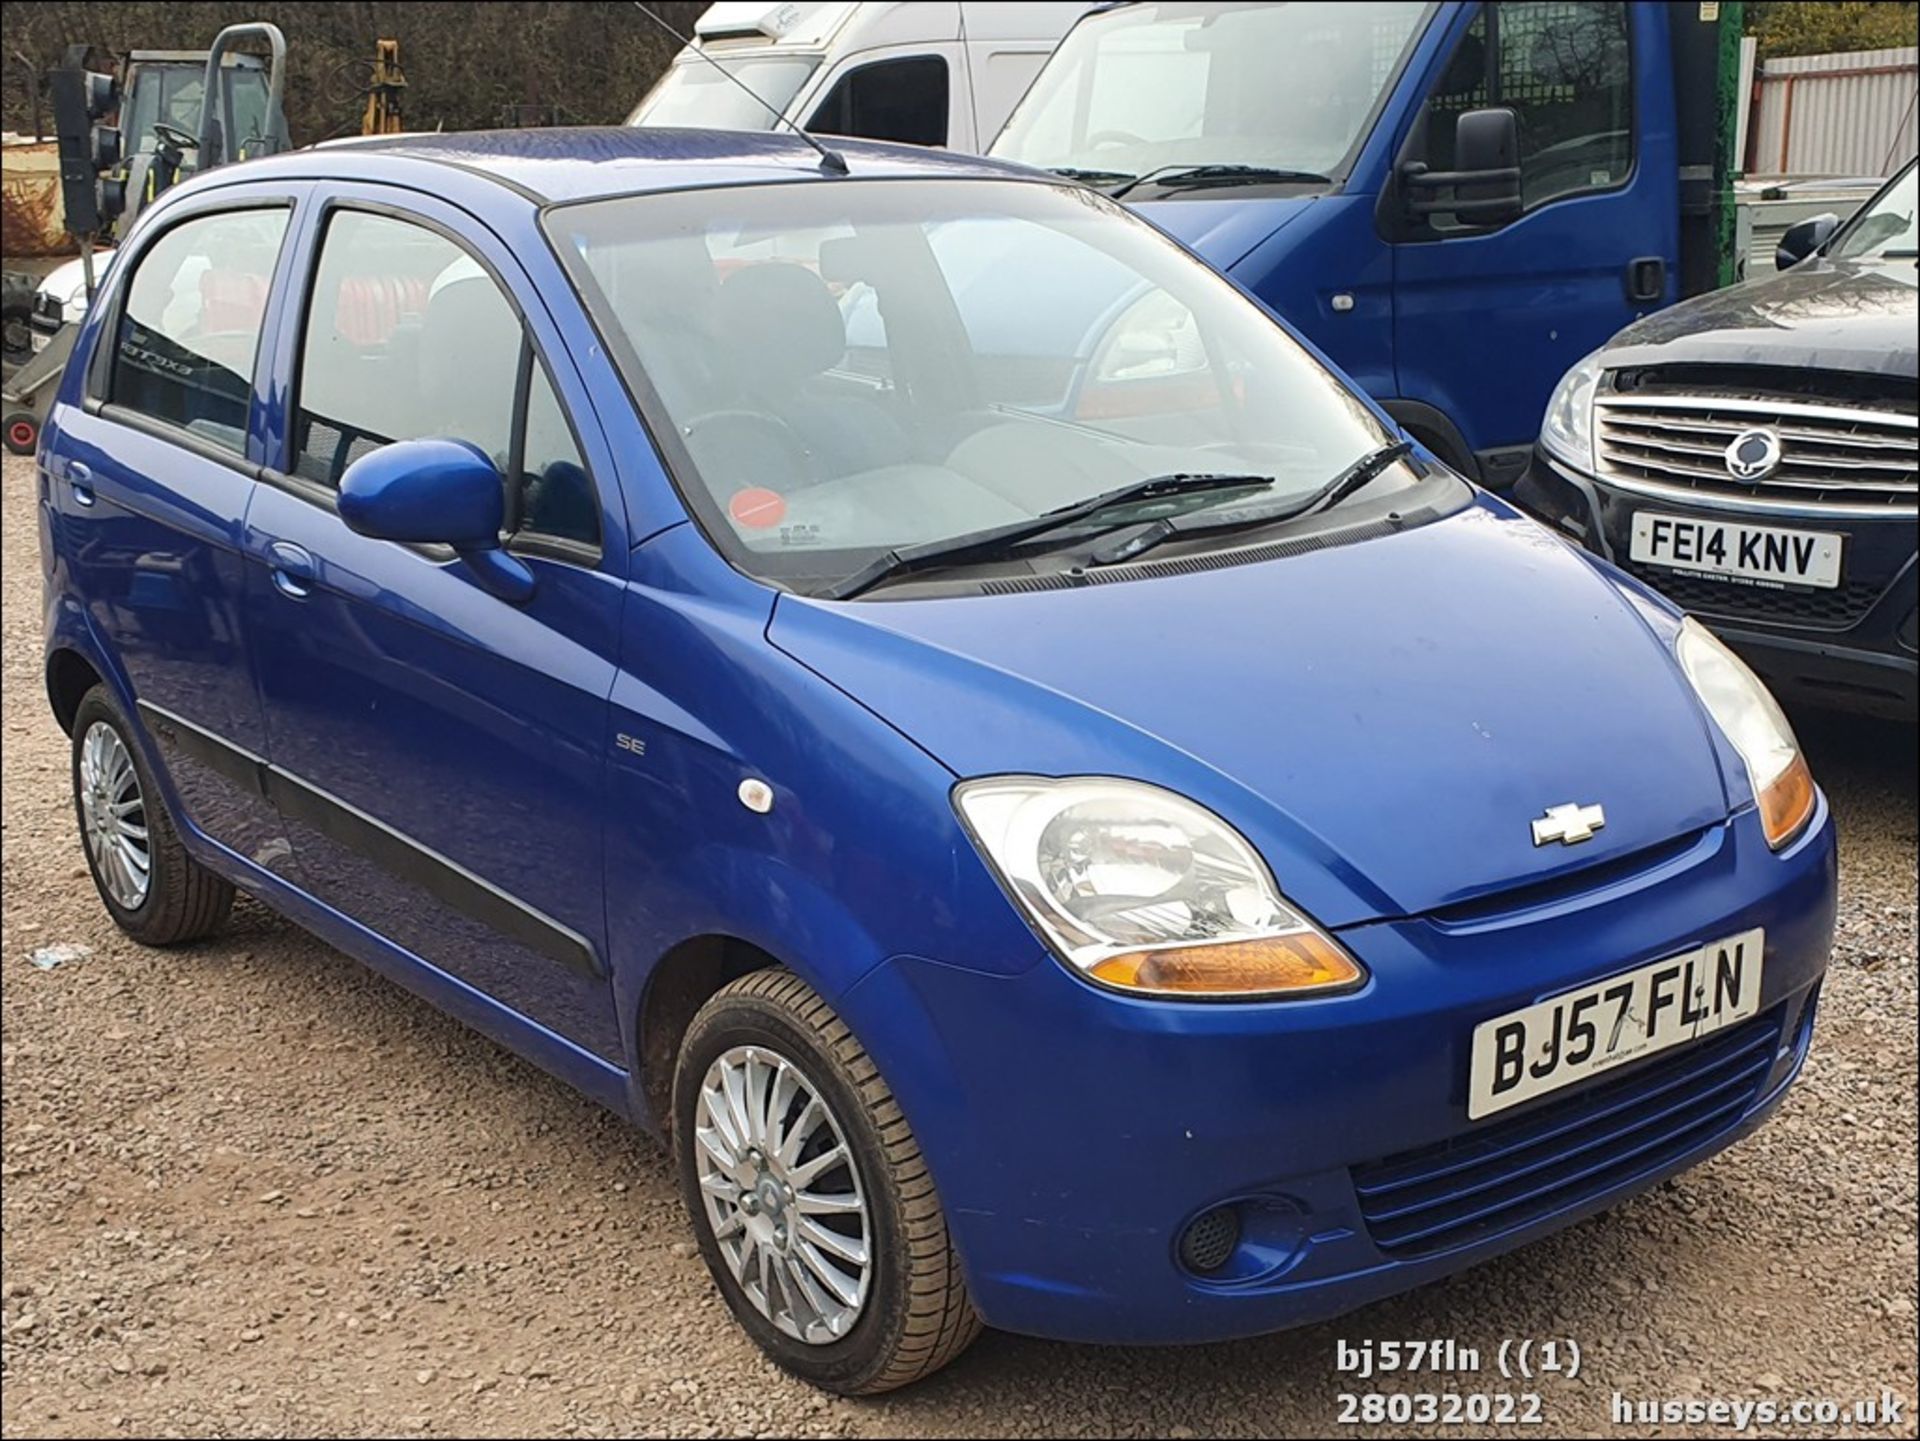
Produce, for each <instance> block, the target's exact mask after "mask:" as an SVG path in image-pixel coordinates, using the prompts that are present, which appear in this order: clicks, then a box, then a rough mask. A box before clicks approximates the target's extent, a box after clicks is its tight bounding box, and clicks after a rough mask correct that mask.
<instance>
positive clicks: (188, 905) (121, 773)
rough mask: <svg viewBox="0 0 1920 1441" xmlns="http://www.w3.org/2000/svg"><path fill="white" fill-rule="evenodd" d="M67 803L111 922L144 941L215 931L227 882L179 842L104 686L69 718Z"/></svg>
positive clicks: (228, 892)
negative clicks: (70, 754) (70, 771)
mask: <svg viewBox="0 0 1920 1441" xmlns="http://www.w3.org/2000/svg"><path fill="white" fill-rule="evenodd" d="M73 805H74V811H75V814H76V815H77V816H78V817H79V821H80V839H81V843H82V845H83V846H84V848H85V850H86V853H87V868H88V869H89V870H90V871H92V872H93V884H94V887H95V888H96V889H97V890H98V891H99V892H100V899H101V901H102V902H103V903H104V904H105V906H106V908H107V913H108V914H109V915H111V916H112V917H113V919H114V923H115V924H116V925H118V926H119V927H120V929H121V930H123V931H125V932H126V933H127V934H128V935H130V936H132V937H133V938H134V939H135V940H136V941H140V942H142V943H143V944H145V945H149V946H171V945H178V944H180V943H181V942H183V941H197V940H199V939H200V938H201V937H202V936H206V935H210V934H212V933H213V932H214V931H215V930H217V929H219V926H220V923H221V922H222V921H223V920H225V919H226V916H227V912H228V910H230V909H231V908H232V906H233V887H232V886H231V885H229V884H228V883H227V882H226V881H224V880H222V879H221V878H220V877H219V876H216V875H215V874H214V873H213V872H212V871H209V870H208V869H206V867H204V866H202V865H201V864H200V863H199V862H198V861H196V860H194V859H193V857H191V856H189V855H188V854H187V852H186V848H185V847H184V846H182V845H181V844H180V837H179V834H178V833H177V831H176V830H175V828H174V824H173V817H172V816H170V815H169V814H168V813H167V803H166V802H165V801H164V800H163V799H161V796H160V788H159V787H158V786H156V785H155V784H154V780H153V776H152V774H151V773H150V772H149V771H148V770H147V766H146V762H145V761H144V760H142V759H141V756H140V748H139V746H138V745H137V744H135V742H134V740H133V735H132V732H131V730H130V728H129V727H128V725H127V719H126V717H125V716H124V715H122V714H121V712H120V707H119V706H118V705H117V704H116V703H115V702H114V699H113V695H112V693H111V692H110V691H108V689H107V688H106V687H105V686H103V685H97V686H95V687H94V688H93V689H92V690H90V691H88V692H87V693H86V695H85V696H83V697H82V698H81V701H80V707H79V709H78V710H77V711H75V712H74V717H73Z"/></svg>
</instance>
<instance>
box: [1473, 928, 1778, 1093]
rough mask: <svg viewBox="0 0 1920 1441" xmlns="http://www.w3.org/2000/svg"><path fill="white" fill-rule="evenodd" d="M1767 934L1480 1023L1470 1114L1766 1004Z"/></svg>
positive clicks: (1751, 934)
mask: <svg viewBox="0 0 1920 1441" xmlns="http://www.w3.org/2000/svg"><path fill="white" fill-rule="evenodd" d="M1766 942H1767V936H1766V932H1765V931H1761V930H1753V931H1747V932H1745V933H1743V934H1741V935H1737V936H1730V937H1728V938H1727V939H1726V940H1724V941H1714V942H1712V943H1710V944H1708V945H1705V946H1701V947H1700V948H1699V949H1698V950H1692V951H1686V952H1684V953H1683V954H1681V955H1677V956H1669V957H1667V959H1665V960H1664V961H1655V962H1654V963H1653V964H1652V965H1650V966H1642V967H1640V969H1639V970H1637V971H1628V972H1627V973H1626V974H1625V975H1623V976H1614V977H1613V978H1611V979H1610V980H1605V981H1602V982H1600V983H1599V984H1597V985H1592V986H1588V987H1586V988H1584V989H1583V990H1578V991H1569V992H1567V993H1566V994H1565V995H1563V996H1555V997H1554V998H1553V999H1552V1000H1550V1001H1541V1002H1540V1003H1539V1004H1538V1005H1534V1006H1527V1007H1525V1008H1524V1009H1521V1010H1518V1011H1510V1012H1509V1013H1508V1014H1506V1015H1504V1016H1496V1017H1494V1018H1493V1019H1492V1020H1491V1021H1482V1022H1481V1023H1480V1024H1479V1025H1478V1026H1475V1027H1474V1029H1473V1061H1472V1070H1471V1071H1470V1073H1469V1076H1468V1085H1467V1117H1468V1119H1470V1120H1475V1121H1477V1120H1480V1119H1481V1118H1482V1117H1484V1116H1491V1115H1493V1114H1494V1113H1495V1112H1496V1111H1504V1110H1505V1109H1506V1108H1507V1107H1509V1106H1517V1105H1519V1104H1520V1103H1521V1102H1522V1101H1531V1100H1532V1099H1533V1098H1534V1097H1535V1096H1542V1095H1545V1094H1546V1093H1547V1092H1549V1091H1557V1090H1559V1089H1560V1088H1561V1087H1562V1086H1571V1085H1573V1084H1575V1083H1576V1082H1579V1081H1584V1080H1587V1079H1588V1078H1590V1077H1593V1076H1597V1075H1599V1074H1600V1073H1601V1072H1603V1071H1609V1070H1611V1069H1613V1067H1615V1066H1620V1065H1625V1064H1626V1063H1627V1062H1628V1061H1637V1060H1639V1059H1641V1058H1642V1057H1644V1056H1651V1055H1653V1054H1654V1053H1655V1052H1656V1051H1664V1050H1666V1049H1667V1048H1668V1047H1670V1046H1678V1045H1681V1044H1682V1043H1684V1042H1687V1041H1693V1040H1698V1039H1699V1038H1700V1037H1701V1036H1705V1035H1710V1034H1712V1033H1713V1032H1714V1031H1717V1030H1719V1029H1720V1028H1721V1027H1722V1026H1729V1025H1732V1024H1733V1023H1734V1022H1735V1021H1742V1020H1745V1019H1746V1018H1747V1017H1748V1016H1751V1015H1752V1014H1753V1013H1754V1012H1755V1011H1757V1010H1758V1009H1759V1008H1760V963H1761V958H1762V955H1763V953H1764V952H1765V950H1766Z"/></svg>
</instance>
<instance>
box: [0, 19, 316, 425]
mask: <svg viewBox="0 0 1920 1441" xmlns="http://www.w3.org/2000/svg"><path fill="white" fill-rule="evenodd" d="M262 40H264V41H265V42H266V45H267V49H268V55H267V56H265V57H262V56H260V55H257V54H252V53H247V52H243V51H241V50H239V49H238V48H237V47H238V46H239V45H240V44H241V43H243V42H247V41H262ZM88 48H89V47H87V46H84V45H74V46H69V47H68V48H67V52H66V54H65V56H64V57H63V62H62V64H61V65H60V67H59V68H58V69H56V70H54V71H53V72H52V74H51V75H50V76H49V77H48V89H49V91H50V92H51V94H52V99H53V121H54V134H55V137H56V139H57V141H58V144H59V149H60V190H61V200H62V203H63V204H64V206H65V210H66V222H67V230H68V232H69V233H70V234H72V235H73V236H74V238H75V239H76V240H78V241H79V243H80V256H79V258H78V259H77V260H74V261H70V262H68V264H66V265H63V266H61V267H60V268H59V269H57V270H55V271H54V272H53V273H52V274H50V275H49V276H47V277H46V279H45V280H43V281H42V282H40V284H39V285H38V286H37V287H33V288H31V289H29V288H27V287H23V286H19V285H16V284H13V283H11V277H10V278H9V279H10V283H9V284H8V286H7V305H8V314H7V316H6V323H7V325H8V327H9V330H10V331H11V330H13V329H16V328H18V327H19V326H21V325H22V324H24V326H25V329H26V333H27V337H28V344H29V347H30V352H31V353H30V355H29V357H28V358H26V359H25V360H24V361H23V362H22V363H21V364H20V365H19V366H18V368H16V369H14V370H12V371H11V372H10V373H9V374H8V375H7V376H6V378H5V380H4V382H0V407H3V411H4V413H3V414H0V442H4V444H5V446H6V448H7V450H8V451H9V452H11V453H12V454H14V455H31V454H33V452H34V450H35V448H36V447H37V446H38V444H39V437H40V420H41V417H42V416H44V415H45V414H46V410H47V406H48V405H49V404H50V403H51V401H52V399H53V392H54V390H55V389H56V388H57V384H58V381H59V377H60V372H61V370H62V369H63V368H64V367H65V365H66V361H67V355H68V353H69V352H70V351H71V350H72V349H73V339H74V335H75V333H76V331H77V328H78V322H79V319H80V317H81V316H82V315H83V314H84V313H85V309H86V306H87V304H88V303H90V302H91V300H92V299H93V292H94V286H95V282H96V278H97V277H96V276H95V273H94V260H95V256H96V253H97V252H99V251H100V250H101V249H102V248H103V247H104V245H105V244H106V242H107V241H108V238H109V237H110V236H111V235H113V234H116V233H122V234H123V233H124V232H125V227H126V226H128V225H130V224H131V223H132V222H133V220H134V219H136V218H137V217H138V215H139V214H140V212H141V211H142V210H144V209H145V208H146V207H147V206H148V205H150V204H152V203H153V201H155V200H157V199H158V198H159V197H160V196H162V195H164V194H165V193H166V192H167V191H168V190H171V189H172V188H173V187H174V186H175V185H177V184H179V183H180V181H182V180H184V179H186V178H187V177H188V176H190V175H196V174H198V173H199V172H201V171H203V170H211V169H213V168H214V167H215V166H218V165H223V164H226V163H227V162H229V161H233V160H245V159H250V158H252V157H254V156H257V155H272V154H276V153H278V152H280V151H282V150H287V149H290V148H292V142H291V140H290V138H289V135H288V132H287V120H286V108H285V105H284V97H285V88H286V70H287V41H286V37H285V36H284V35H282V34H281V32H280V27H279V26H277V25H273V24H270V23H267V22H264V21H254V22H249V23H245V24H239V25H229V26H228V27H227V28H226V29H224V30H222V31H221V32H220V33H219V35H218V36H216V37H215V39H214V42H213V46H212V48H211V49H208V50H204V51H198V50H135V51H133V52H131V53H130V54H128V55H127V56H126V58H125V60H124V61H123V63H122V64H121V65H120V66H119V68H118V69H117V71H115V72H113V73H100V72H96V71H91V70H88V69H87V68H86V54H87V50H88ZM108 259H109V260H110V259H111V255H110V253H109V255H108ZM16 311H20V312H24V313H23V314H16V313H15V312H16Z"/></svg>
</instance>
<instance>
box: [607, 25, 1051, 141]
mask: <svg viewBox="0 0 1920 1441" xmlns="http://www.w3.org/2000/svg"><path fill="white" fill-rule="evenodd" d="M1086 10H1087V0H1075V3H1068V4H1055V3H1051V0H998V3H989V4H977V3H965V0H962V3H934V0H910V3H904V4H874V3H870V0H859V3H854V0H843V3H826V4H801V3H787V4H750V3H747V4H720V5H710V6H708V7H707V10H706V13H705V14H703V15H702V16H701V17H700V19H699V20H698V21H697V22H696V23H695V24H694V27H693V44H692V45H689V46H687V47H685V48H684V49H683V50H681V52H680V53H679V55H677V56H675V57H674V61H673V64H672V65H671V66H669V67H668V69H667V73H666V74H665V75H663V76H661V77H660V80H659V82H658V83H657V84H656V85H655V86H654V87H653V89H651V90H649V91H648V92H647V94H646V98H645V99H643V100H642V101H641V102H640V103H639V105H637V106H635V107H634V111H633V114H631V115H629V116H628V117H627V123H628V124H629V125H689V126H697V127H702V128H706V129H715V130H770V129H772V128H773V126H774V125H775V123H776V122H775V120H774V117H773V116H772V115H771V114H770V113H769V112H768V111H767V110H766V109H764V108H763V107H761V106H760V105H758V104H756V103H755V102H754V101H753V99H752V98H751V97H750V96H748V95H746V94H744V93H742V91H741V89H740V87H739V86H738V85H734V84H732V83H730V82H729V81H728V80H727V78H726V76H725V75H722V74H721V73H720V71H719V70H718V69H716V68H715V64H718V65H722V66H725V67H726V69H727V71H728V72H729V73H730V74H732V75H734V76H736V77H737V78H738V79H739V80H740V81H742V82H743V83H744V84H745V85H747V86H748V87H749V88H751V89H752V91H753V92H754V94H755V95H758V96H759V97H760V98H761V99H762V100H764V101H766V103H767V104H768V105H770V106H772V107H774V109H776V110H778V111H779V112H780V114H781V115H782V116H783V117H784V118H785V119H787V120H789V121H791V122H792V123H793V124H795V125H798V126H801V127H802V128H804V129H807V130H812V131H817V132H819V133H820V134H822V135H856V136H861V137H863V138H865V139H869V140H898V141H903V142H905V143H907V144H910V145H942V146H946V147H948V148H949V149H953V150H973V151H977V150H984V149H986V147H987V145H988V144H989V143H990V142H991V141H992V140H993V137H994V136H995V135H997V134H999V132H1000V126H1001V123H1002V122H1003V121H1005V119H1006V118H1007V115H1008V113H1009V112H1010V111H1012V109H1013V107H1014V103H1015V102H1016V101H1017V100H1019V98H1020V97H1021V96H1022V95H1023V94H1025V93H1026V89H1027V85H1028V83H1029V82H1030V81H1031V80H1032V79H1033V77H1034V76H1035V75H1036V74H1038V73H1039V71H1040V67H1041V65H1043V64H1044V63H1045V62H1046V58H1047V56H1048V55H1050V54H1052V53H1053V47H1054V46H1055V45H1057V44H1059V43H1060V38H1061V36H1063V35H1065V34H1066V33H1067V31H1068V30H1070V29H1072V28H1073V22H1074V21H1075V20H1078V19H1079V18H1080V16H1081V15H1082V14H1084V13H1085V12H1086ZM702 55H704V56H705V57H706V58H705V59H703V58H701V57H702ZM710 61H711V62H715V63H709V62H710Z"/></svg>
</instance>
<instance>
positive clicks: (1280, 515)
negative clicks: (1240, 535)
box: [1092, 440, 1413, 565]
mask: <svg viewBox="0 0 1920 1441" xmlns="http://www.w3.org/2000/svg"><path fill="white" fill-rule="evenodd" d="M1412 452H1413V442H1412V441H1410V440H1396V441H1394V442H1393V444H1391V445H1383V446H1381V447H1380V448H1379V449H1378V450H1375V451H1372V452H1370V453H1368V454H1366V455H1363V456H1361V457H1360V459H1358V460H1356V461H1355V462H1354V463H1353V464H1352V465H1350V466H1348V467H1347V468H1346V469H1345V470H1343V471H1341V472H1340V473H1339V474H1338V475H1336V476H1335V477H1334V478H1333V479H1332V480H1330V481H1328V482H1327V483H1326V484H1325V485H1323V486H1321V487H1320V488H1319V489H1318V490H1316V491H1314V492H1313V493H1312V494H1310V495H1306V496H1303V497H1301V498H1300V499H1298V500H1290V501H1288V502H1286V503H1285V504H1284V505H1277V506H1273V507H1271V508H1269V509H1263V510H1253V511H1247V510H1240V511H1233V512H1230V513H1228V514H1225V515H1218V514H1214V513H1213V512H1209V511H1202V512H1198V513H1195V514H1191V515H1170V516H1167V517H1165V518H1164V519H1161V520H1156V521H1155V522H1154V523H1153V524H1152V525H1149V526H1147V527H1145V528H1144V529H1142V530H1138V531H1135V532H1134V533H1133V534H1132V535H1130V536H1128V537H1126V539H1124V540H1121V541H1118V542H1116V543H1114V544H1113V545H1109V546H1106V547H1104V548H1102V549H1100V550H1097V551H1095V552H1094V554H1093V556H1092V561H1093V564H1095V565H1117V564H1119V563H1120V562H1121V561H1124V560H1132V559H1134V558H1135V557H1136V556H1140V555H1144V554H1145V553H1146V552H1147V551H1150V550H1152V549H1153V548H1154V547H1155V546H1157V545H1159V544H1161V543H1162V542H1164V541H1168V540H1171V539H1173V537H1175V536H1177V535H1196V534H1200V533H1202V532H1217V531H1226V530H1254V529H1257V528H1258V527H1260V526H1265V525H1278V524H1280V523H1281V522H1282V521H1289V520H1299V519H1301V518H1302V517H1305V516H1309V515H1316V514H1318V513H1319V512H1320V511H1323V510H1331V509H1332V508H1333V507H1334V506H1336V505H1338V504H1340V502H1341V501H1343V500H1345V499H1346V498H1347V497H1348V496H1350V495H1352V494H1353V493H1354V492H1355V491H1357V490H1359V489H1360V488H1361V487H1363V486H1365V485H1366V484H1367V483H1368V482H1369V481H1371V480H1374V479H1375V478H1377V477H1378V476H1379V474H1380V472H1382V471H1383V470H1385V469H1386V468H1387V467H1388V466H1390V465H1392V464H1393V463H1394V462H1395V461H1397V460H1401V459H1404V458H1405V457H1406V456H1408V455H1410V454H1412Z"/></svg>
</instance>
